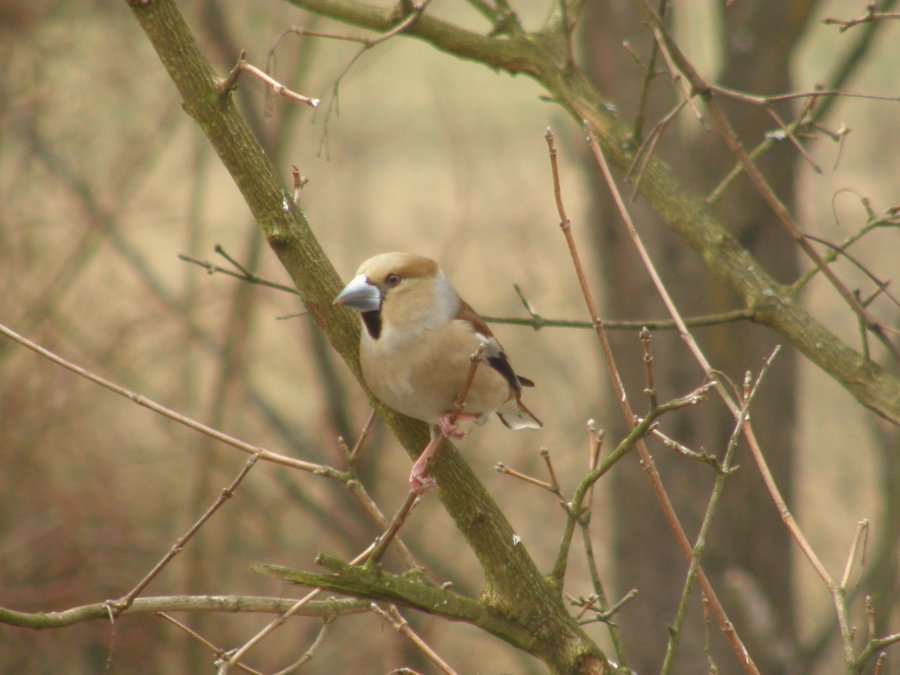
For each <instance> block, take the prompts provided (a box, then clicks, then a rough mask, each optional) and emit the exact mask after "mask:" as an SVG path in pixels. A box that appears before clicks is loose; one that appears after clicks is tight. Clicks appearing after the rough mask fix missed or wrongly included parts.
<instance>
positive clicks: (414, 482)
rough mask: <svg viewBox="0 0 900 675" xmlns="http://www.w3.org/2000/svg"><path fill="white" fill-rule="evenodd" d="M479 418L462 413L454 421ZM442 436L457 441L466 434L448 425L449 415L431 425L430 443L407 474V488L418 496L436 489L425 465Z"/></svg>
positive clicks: (471, 420) (454, 426) (445, 414)
mask: <svg viewBox="0 0 900 675" xmlns="http://www.w3.org/2000/svg"><path fill="white" fill-rule="evenodd" d="M479 417H480V416H479V415H474V414H472V413H463V414H461V415H459V417H457V418H456V419H457V420H463V421H464V422H477V421H478V420H479ZM442 434H443V436H446V437H447V438H455V439H457V440H458V439H460V438H462V437H463V436H465V435H466V432H465V431H461V430H460V429H459V428H457V426H456V425H455V424H452V425H451V424H450V413H444V414H443V415H441V417H440V419H439V421H438V424H436V425H432V427H431V441H430V442H429V443H428V445H426V446H425V449H424V450H422V454H421V455H419V458H418V459H417V460H416V463H415V464H413V467H412V471H410V473H409V488H410V490H412V491H413V492H415V493H416V494H417V495H419V496H422V495H423V494H425V493H426V492H431V491H433V490H434V489H435V488H436V487H437V483H435V482H434V478H432V477H431V476H429V475H428V473H429V472H428V470H427V468H426V465H427V464H428V460H429V458H430V457H431V456H432V455H433V454H434V453H435V451H436V450H437V448H438V443H439V442H440V441H441V435H442Z"/></svg>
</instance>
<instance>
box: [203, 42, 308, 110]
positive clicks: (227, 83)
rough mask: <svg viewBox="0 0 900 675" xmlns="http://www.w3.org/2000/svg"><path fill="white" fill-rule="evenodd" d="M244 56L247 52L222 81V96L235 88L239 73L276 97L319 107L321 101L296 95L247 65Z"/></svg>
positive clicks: (245, 53) (244, 54)
mask: <svg viewBox="0 0 900 675" xmlns="http://www.w3.org/2000/svg"><path fill="white" fill-rule="evenodd" d="M246 56H247V52H243V51H242V52H241V54H240V57H239V58H238V62H237V64H235V66H234V68H233V69H232V71H231V73H229V75H228V77H227V78H225V79H224V80H222V83H221V85H220V91H221V92H222V93H223V94H228V93H230V92H231V91H232V90H233V89H234V88H235V87H236V86H237V80H238V77H239V76H240V74H241V73H249V74H250V75H252V76H253V77H255V78H256V79H257V80H259V81H260V82H262V83H263V84H265V85H266V86H267V87H269V89H271V90H272V91H273V92H274V93H275V94H277V95H278V96H284V97H285V98H289V99H292V100H294V101H298V102H299V103H304V104H306V105H308V106H310V107H312V108H317V107H318V106H319V103H321V101H320V100H319V99H317V98H310V97H309V96H304V95H303V94H298V93H297V92H295V91H292V90H290V89H288V88H287V87H285V86H284V85H283V84H281V83H280V82H279V81H278V80H276V79H275V78H273V77H271V76H270V75H269V74H268V73H265V72H263V71H262V70H260V69H259V68H257V67H256V66H254V65H252V64H250V63H247V60H246V58H245V57H246Z"/></svg>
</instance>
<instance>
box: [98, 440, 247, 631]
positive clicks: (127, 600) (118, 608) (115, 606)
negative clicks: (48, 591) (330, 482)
mask: <svg viewBox="0 0 900 675" xmlns="http://www.w3.org/2000/svg"><path fill="white" fill-rule="evenodd" d="M258 459H259V454H255V455H253V456H251V457H250V458H249V459H248V460H247V462H246V463H245V464H244V467H243V468H242V469H241V470H240V472H239V473H238V475H237V476H235V478H234V480H233V481H232V482H231V485H229V486H228V487H227V488H224V489H223V490H222V493H221V494H220V495H219V498H218V499H216V501H215V502H214V503H213V505H212V506H210V507H209V509H207V511H206V513H204V514H203V515H202V516H200V519H199V520H198V521H197V522H196V523H194V525H193V527H191V529H189V530H188V531H187V532H185V533H184V535H182V537H181V538H180V539H179V540H178V541H177V542H175V545H174V546H173V547H172V548H171V549H169V552H168V553H166V555H164V556H163V557H162V559H161V560H160V561H159V562H158V563H156V566H155V567H154V568H153V569H152V570H150V572H148V573H147V575H146V576H145V577H144V578H143V579H141V581H139V582H138V584H137V586H135V587H134V588H133V589H131V591H130V592H129V593H128V594H127V595H124V596H123V597H121V598H119V599H118V600H108V601H107V603H108V604H109V607H110V613H111V616H119V615H120V614H121V613H122V612H123V611H124V610H126V609H128V608H129V607H130V606H131V604H132V603H133V602H134V599H135V598H136V597H137V596H138V595H139V594H140V592H141V591H143V590H144V589H145V588H146V587H147V585H148V584H149V583H150V582H151V581H153V580H154V579H155V578H156V576H157V575H158V574H159V573H160V572H162V570H163V568H164V567H165V566H166V565H168V564H169V562H171V560H172V558H174V557H175V556H176V555H178V554H179V553H181V551H182V550H184V546H185V544H187V543H188V542H189V541H190V540H191V538H192V537H193V536H194V535H195V534H197V532H198V531H199V530H200V528H201V527H203V524H204V523H206V521H207V520H209V519H210V518H211V517H212V516H213V514H214V513H215V512H216V511H218V510H219V507H220V506H222V504H224V503H225V502H226V501H228V500H229V499H231V497H232V495H234V491H235V490H236V489H237V487H238V485H240V484H241V481H243V480H244V477H245V476H246V475H247V474H248V473H249V472H250V469H252V468H253V467H254V466H255V465H256V461H257V460H258Z"/></svg>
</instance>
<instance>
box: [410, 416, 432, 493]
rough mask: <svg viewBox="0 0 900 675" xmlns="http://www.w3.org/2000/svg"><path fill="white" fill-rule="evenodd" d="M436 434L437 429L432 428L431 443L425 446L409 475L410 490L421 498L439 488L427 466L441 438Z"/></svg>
mask: <svg viewBox="0 0 900 675" xmlns="http://www.w3.org/2000/svg"><path fill="white" fill-rule="evenodd" d="M434 432H435V427H432V428H431V441H430V442H429V443H428V445H426V446H425V449H424V450H422V454H421V455H419V458H418V459H417V460H416V463H415V464H413V467H412V471H410V473H409V489H410V490H412V491H413V492H415V493H416V494H417V495H419V496H420V497H421V496H422V495H423V494H425V493H426V492H431V491H433V490H434V489H435V488H436V487H437V483H435V482H434V478H432V477H431V476H429V475H428V472H427V471H426V466H425V465H426V464H427V463H428V458H429V457H431V456H432V455H433V454H434V451H435V449H436V448H437V443H438V439H439V438H440V436H439V435H437V434H435V433H434Z"/></svg>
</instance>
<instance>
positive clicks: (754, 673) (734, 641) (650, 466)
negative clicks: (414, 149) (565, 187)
mask: <svg viewBox="0 0 900 675" xmlns="http://www.w3.org/2000/svg"><path fill="white" fill-rule="evenodd" d="M586 126H587V125H586ZM588 144H589V145H590V148H591V151H592V152H593V154H594V157H595V159H596V160H597V163H598V165H599V166H600V169H601V170H602V172H603V175H604V178H605V179H606V182H607V185H608V186H609V188H610V192H611V193H612V195H613V198H614V199H615V202H616V205H617V207H618V209H619V212H620V213H621V214H622V217H623V219H624V221H625V224H626V226H627V228H628V231H629V234H630V235H631V237H632V240H633V241H634V242H635V245H636V246H637V248H638V252H639V253H640V255H641V257H642V259H643V260H644V265H645V267H646V268H647V271H648V272H649V273H650V276H651V278H652V279H653V282H654V284H655V285H656V287H657V291H658V292H659V293H660V294H661V296H662V298H663V301H664V302H665V304H666V306H667V308H668V309H669V312H670V314H671V315H672V318H673V319H675V321H676V323H677V324H678V326H679V331H680V332H681V334H682V337H683V338H684V339H685V340H686V341H688V342H689V344H694V346H695V347H696V344H695V343H693V337H692V336H691V334H690V333H689V331H688V330H687V327H686V326H684V322H683V321H682V320H681V317H680V315H679V313H678V310H677V309H676V308H675V305H674V303H673V302H672V300H671V298H670V297H669V295H668V293H667V292H666V290H665V287H664V286H663V285H662V281H661V280H660V279H659V275H658V274H657V272H656V270H655V268H654V267H653V264H652V262H650V258H649V256H648V254H647V252H646V249H644V247H643V245H642V243H641V241H640V237H638V235H637V230H635V228H634V223H633V222H632V220H631V217H630V214H629V213H628V209H627V208H626V207H625V203H624V201H623V199H622V196H621V194H619V191H618V189H617V188H616V186H615V181H614V180H613V177H612V173H611V172H610V169H609V164H608V163H607V161H606V158H605V157H604V156H603V152H602V150H601V149H600V146H599V144H598V143H597V139H596V137H595V136H594V134H593V133H592V132H590V131H589V133H588ZM557 182H558V172H554V183H557ZM555 189H557V190H558V188H555ZM566 238H567V239H570V238H571V234H570V233H568V234H567V237H566ZM574 247H575V242H574V239H573V240H572V241H571V243H570V244H569V248H570V250H572V249H574ZM572 259H573V262H574V263H575V265H576V266H580V262H579V260H578V257H577V255H576V254H573V258H572ZM581 276H583V274H582V275H581ZM582 293H583V295H584V296H585V302H586V303H587V304H588V307H589V308H592V309H591V311H592V315H593V312H594V311H596V305H595V304H594V300H593V297H592V296H591V292H590V288H589V287H587V286H586V285H582ZM596 325H597V334H598V337H599V338H600V342H601V345H603V351H604V354H606V353H607V351H608V342H607V340H606V335H605V333H604V331H603V326H602V324H601V322H600V321H599V317H598V319H597V321H596ZM607 363H608V367H609V369H610V375H611V378H612V381H613V387H614V389H615V392H616V398H617V399H618V401H619V407H620V408H621V410H622V416H623V417H624V418H625V422H626V424H628V425H629V426H631V425H632V424H633V420H634V413H633V412H632V410H631V405H630V404H629V403H628V399H627V397H626V396H625V391H624V388H623V387H622V383H621V378H620V377H619V374H618V371H617V370H615V363H614V362H613V361H612V360H611V354H610V356H609V358H608V361H607ZM705 372H706V374H707V377H709V378H710V379H712V378H711V373H712V368H707V369H705ZM711 384H714V385H715V386H716V388H717V389H719V390H721V389H722V388H721V385H719V384H718V383H711ZM635 445H636V447H637V451H638V454H639V455H640V458H641V461H642V462H643V464H644V469H645V470H646V472H647V475H648V477H649V478H650V482H651V485H652V487H653V492H654V494H655V495H656V498H657V500H658V501H659V503H660V506H661V507H662V510H663V514H664V516H665V518H666V521H667V522H668V523H669V527H670V528H671V530H672V532H673V533H674V534H675V538H676V540H677V542H678V546H679V548H680V549H681V552H682V554H683V555H684V557H685V559H686V560H688V561H690V559H691V556H692V555H693V547H692V546H691V544H690V541H689V540H688V538H687V535H686V534H685V532H684V528H683V527H682V526H681V522H680V521H679V520H678V516H677V514H676V513H675V508H674V507H673V505H672V502H671V500H670V499H669V496H668V494H666V491H665V488H664V487H663V485H662V479H661V478H660V475H659V472H658V471H657V469H656V464H655V463H654V461H653V457H652V456H651V455H650V453H649V451H648V450H647V446H646V444H645V443H643V441H641V440H638V441H637V443H636V444H635ZM697 581H698V582H699V584H700V588H701V589H702V590H703V593H704V595H706V597H707V599H708V600H709V605H710V608H711V609H712V610H713V614H714V615H715V617H716V621H717V623H718V624H719V628H720V630H721V631H722V632H723V634H724V635H725V638H726V639H727V640H728V642H729V644H730V645H731V648H732V650H733V651H734V653H735V655H736V656H737V658H738V661H739V662H740V663H741V665H742V666H743V667H744V669H745V670H746V671H747V673H748V674H749V675H759V670H758V669H757V667H756V664H755V663H754V662H753V659H752V658H751V657H750V654H749V652H748V651H747V649H746V647H745V646H744V644H743V642H742V641H741V639H740V637H739V636H738V634H737V633H736V632H735V630H734V628H733V626H732V624H731V621H729V619H728V615H727V614H726V613H725V609H724V608H723V607H722V603H721V602H720V601H719V599H718V596H716V594H715V591H714V589H713V587H712V584H711V583H710V582H709V579H708V577H707V576H706V573H705V572H704V571H703V568H702V567H700V566H698V567H697Z"/></svg>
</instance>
